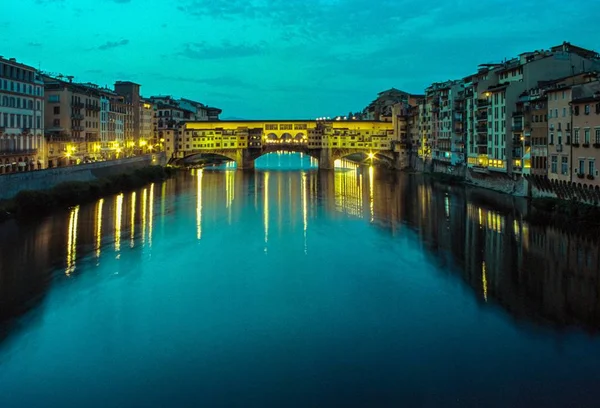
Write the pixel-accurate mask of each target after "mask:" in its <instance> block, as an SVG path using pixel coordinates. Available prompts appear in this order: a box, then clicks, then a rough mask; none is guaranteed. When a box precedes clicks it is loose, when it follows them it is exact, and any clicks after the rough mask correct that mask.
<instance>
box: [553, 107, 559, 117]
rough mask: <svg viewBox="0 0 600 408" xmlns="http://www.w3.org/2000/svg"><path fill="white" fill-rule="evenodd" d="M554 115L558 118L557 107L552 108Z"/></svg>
mask: <svg viewBox="0 0 600 408" xmlns="http://www.w3.org/2000/svg"><path fill="white" fill-rule="evenodd" d="M554 117H555V118H558V108H554Z"/></svg>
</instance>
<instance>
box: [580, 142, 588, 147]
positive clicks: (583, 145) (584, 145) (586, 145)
mask: <svg viewBox="0 0 600 408" xmlns="http://www.w3.org/2000/svg"><path fill="white" fill-rule="evenodd" d="M581 147H590V144H589V142H588V143H583V144H582V145H581Z"/></svg>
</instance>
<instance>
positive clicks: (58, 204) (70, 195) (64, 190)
mask: <svg viewBox="0 0 600 408" xmlns="http://www.w3.org/2000/svg"><path fill="white" fill-rule="evenodd" d="M175 171H176V170H175V169H173V168H170V167H162V166H148V167H144V168H142V169H138V170H135V171H133V172H131V173H123V174H118V175H115V176H111V177H107V178H102V179H98V180H94V181H86V182H84V181H69V182H66V183H61V184H59V185H57V186H55V187H53V188H51V189H48V190H35V191H32V190H26V191H21V192H20V193H19V194H17V195H16V196H15V198H13V199H12V200H7V201H3V202H0V221H1V220H3V219H6V218H10V217H12V216H16V217H24V216H27V217H28V218H30V217H32V216H36V215H44V214H48V213H49V212H50V211H52V210H55V209H59V208H67V207H70V206H73V205H77V204H82V203H85V202H89V201H93V200H96V199H98V198H101V197H103V196H107V195H111V194H117V193H120V192H123V191H128V190H133V189H136V188H139V187H142V186H144V185H146V184H148V183H152V182H156V181H162V180H165V179H167V178H169V177H171V176H172V175H173V173H174V172H175Z"/></svg>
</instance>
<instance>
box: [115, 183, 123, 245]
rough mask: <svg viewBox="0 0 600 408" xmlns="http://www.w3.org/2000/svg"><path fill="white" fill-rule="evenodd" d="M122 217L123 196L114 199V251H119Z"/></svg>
mask: <svg viewBox="0 0 600 408" xmlns="http://www.w3.org/2000/svg"><path fill="white" fill-rule="evenodd" d="M122 215H123V194H119V195H118V196H117V197H116V198H115V251H116V252H119V251H120V250H121V217H122Z"/></svg>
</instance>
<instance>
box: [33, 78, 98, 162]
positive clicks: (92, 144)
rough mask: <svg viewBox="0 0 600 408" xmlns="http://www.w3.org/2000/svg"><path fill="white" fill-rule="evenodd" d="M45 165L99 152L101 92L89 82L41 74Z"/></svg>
mask: <svg viewBox="0 0 600 408" xmlns="http://www.w3.org/2000/svg"><path fill="white" fill-rule="evenodd" d="M43 80H44V88H45V114H44V123H45V135H46V143H47V157H48V167H59V166H66V165H72V164H78V163H83V162H87V161H90V160H92V159H93V158H94V157H95V156H96V155H99V152H100V111H101V106H100V92H99V89H98V87H97V86H95V85H92V84H77V83H73V82H72V81H71V79H69V80H68V81H64V80H62V79H59V78H52V77H49V76H44V77H43Z"/></svg>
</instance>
